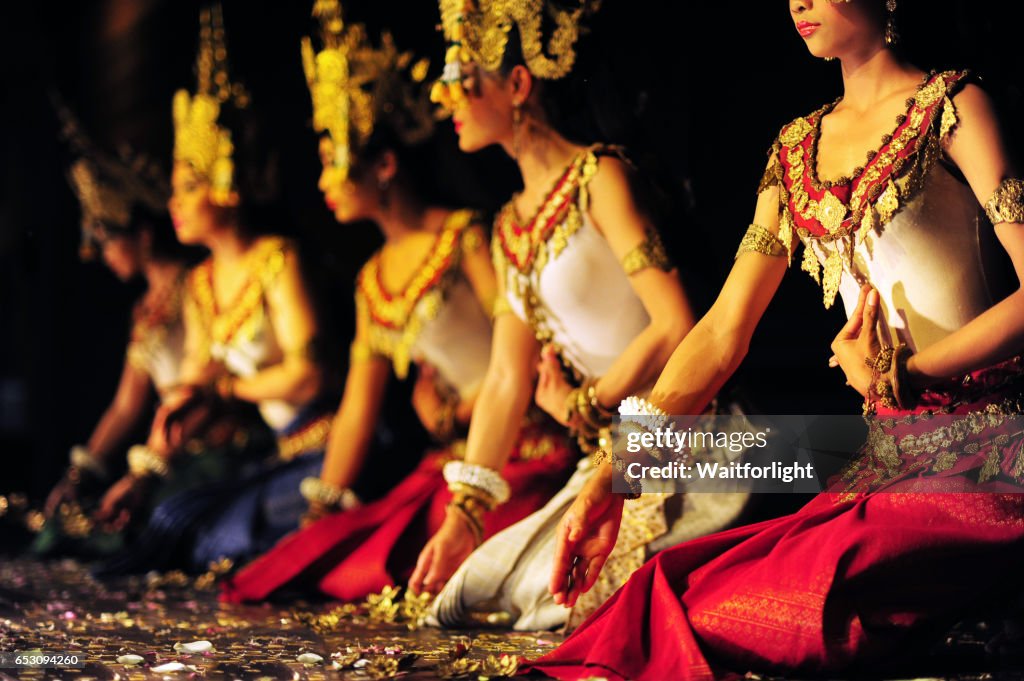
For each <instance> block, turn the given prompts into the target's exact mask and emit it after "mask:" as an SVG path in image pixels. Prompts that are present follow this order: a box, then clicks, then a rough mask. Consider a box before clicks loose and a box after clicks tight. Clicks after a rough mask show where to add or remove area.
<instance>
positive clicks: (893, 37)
mask: <svg viewBox="0 0 1024 681" xmlns="http://www.w3.org/2000/svg"><path fill="white" fill-rule="evenodd" d="M885 11H886V12H888V13H889V18H888V19H886V21H885V44H886V45H895V44H896V43H898V42H899V41H900V34H899V32H898V31H897V30H896V17H895V14H896V0H886V2H885Z"/></svg>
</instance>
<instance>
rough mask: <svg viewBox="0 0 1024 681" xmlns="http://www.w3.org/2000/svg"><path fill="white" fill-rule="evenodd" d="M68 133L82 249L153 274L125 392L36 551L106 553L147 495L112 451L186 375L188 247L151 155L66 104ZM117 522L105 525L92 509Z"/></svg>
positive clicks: (61, 485)
mask: <svg viewBox="0 0 1024 681" xmlns="http://www.w3.org/2000/svg"><path fill="white" fill-rule="evenodd" d="M58 114H59V115H60V117H61V120H62V122H63V125H64V135H65V137H66V138H67V139H68V141H69V144H70V145H71V146H72V148H73V151H74V153H75V154H76V155H77V156H78V158H77V159H76V160H75V162H74V163H73V164H72V166H71V169H70V171H69V180H70V182H71V186H72V188H73V189H74V191H75V195H76V196H77V197H78V200H79V203H80V206H81V211H82V219H81V226H82V243H81V249H80V250H81V255H82V258H83V259H84V260H92V259H94V258H95V257H96V255H97V253H99V255H100V256H101V258H102V260H103V263H104V264H105V265H106V266H107V267H108V268H109V269H110V271H111V272H113V274H114V276H116V277H117V278H118V279H120V280H121V281H123V282H129V281H132V280H134V279H136V278H139V277H141V278H143V279H145V281H146V285H147V286H146V291H145V293H143V295H142V297H141V298H140V299H139V300H138V302H136V304H135V306H134V308H133V310H132V330H131V337H130V340H129V343H128V348H127V350H126V352H125V361H124V366H123V368H122V370H121V379H120V381H119V383H118V387H117V392H116V394H115V395H114V399H113V401H112V402H111V404H110V406H109V407H107V409H106V411H104V413H103V416H102V418H101V419H100V421H99V423H97V424H96V427H95V429H94V430H93V433H92V435H91V436H90V437H89V440H88V442H87V443H86V444H85V445H76V446H74V447H72V448H71V453H70V465H69V467H68V469H67V472H66V473H65V474H64V476H63V477H62V478H61V480H60V482H58V483H57V485H56V486H55V487H54V489H53V490H52V491H51V493H50V495H49V496H48V498H47V501H46V505H45V507H44V513H45V516H46V517H47V519H48V520H47V523H46V525H45V526H44V527H43V528H42V531H41V532H40V534H39V536H37V537H36V539H35V541H34V542H33V545H32V550H33V552H36V553H39V554H49V553H53V552H54V551H66V550H67V551H76V552H85V553H94V552H99V553H102V552H104V551H108V550H116V549H117V548H119V547H120V546H121V536H120V533H119V532H116V531H113V530H114V528H118V529H120V528H123V527H124V526H125V525H126V524H127V522H128V520H129V518H130V517H131V515H132V512H133V511H135V510H136V507H137V506H139V505H141V504H143V503H144V502H145V501H146V499H145V497H146V495H144V494H143V490H142V489H141V488H140V487H139V486H138V485H127V484H123V483H114V477H113V474H114V472H115V471H116V469H117V466H116V465H114V463H115V462H114V461H113V458H114V457H115V455H116V454H117V453H118V452H120V451H122V447H123V446H124V445H125V440H126V439H127V438H128V437H129V435H130V434H131V433H132V431H134V430H135V429H137V428H138V427H139V426H140V425H142V422H143V420H144V419H146V418H148V416H149V415H150V411H149V410H150V408H151V396H152V395H153V394H155V395H156V397H157V399H158V400H159V399H161V398H162V397H163V396H164V395H166V394H167V393H168V392H169V391H170V390H171V389H172V387H173V386H174V385H176V384H177V383H178V379H179V373H180V368H181V358H182V354H183V352H184V347H183V346H184V329H183V326H182V321H181V300H182V289H183V286H184V279H185V268H186V265H187V263H188V260H189V256H190V253H189V252H188V250H186V249H184V248H182V246H181V245H180V244H179V243H178V242H177V240H176V239H175V237H174V233H173V230H172V228H171V225H170V220H169V219H168V218H167V217H166V214H165V203H166V178H161V177H160V175H159V172H158V171H156V170H155V169H154V168H153V167H152V166H149V165H147V164H146V163H145V159H142V158H141V157H138V158H129V157H122V158H115V157H112V156H110V155H108V154H106V153H103V152H102V151H101V150H99V149H97V148H96V147H95V145H94V144H93V143H92V142H91V140H89V139H88V138H87V137H86V136H85V134H84V133H83V132H82V130H81V129H80V127H79V125H78V121H77V120H76V119H75V117H74V116H73V115H72V114H71V112H70V111H68V110H67V109H65V108H64V107H63V106H59V107H58ZM94 517H95V518H96V519H98V520H99V521H101V523H102V524H103V526H104V528H105V529H107V530H110V531H106V532H104V531H97V530H98V528H96V527H95V523H94V522H93V518H94Z"/></svg>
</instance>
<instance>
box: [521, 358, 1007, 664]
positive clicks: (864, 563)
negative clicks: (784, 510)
mask: <svg viewBox="0 0 1024 681" xmlns="http://www.w3.org/2000/svg"><path fill="white" fill-rule="evenodd" d="M1022 383H1024V381H1022V380H1021V367H1020V363H1019V362H1018V361H1016V360H1015V361H1011V362H1007V363H1004V364H1001V365H999V366H996V367H993V368H991V369H988V370H985V371H981V372H977V373H975V374H972V375H971V376H970V377H968V378H965V379H964V380H963V381H959V382H957V384H956V385H955V386H949V387H946V388H944V389H943V390H934V391H930V392H929V393H927V394H926V395H924V397H923V399H922V400H921V405H920V406H919V407H918V408H917V409H915V411H914V412H886V413H880V414H879V415H878V416H879V418H878V419H877V420H876V421H875V425H874V426H873V427H872V428H871V432H872V434H871V436H870V437H869V440H868V443H867V444H866V445H865V447H864V448H863V449H862V450H861V452H860V455H859V456H858V457H857V460H856V462H855V463H854V465H852V466H851V467H850V468H849V469H848V470H847V471H846V472H845V474H844V475H843V476H842V477H840V478H838V479H836V480H835V481H833V482H832V484H831V485H830V487H829V489H828V490H827V491H825V492H822V493H821V494H819V495H818V496H817V497H815V498H814V499H813V500H812V501H811V502H810V503H808V504H807V505H806V506H804V507H803V508H802V509H801V510H799V511H798V512H796V513H794V514H792V515H789V516H784V517H781V518H776V519H773V520H768V521H765V522H761V523H758V524H756V525H751V526H748V527H740V528H736V529H733V530H729V531H726V532H722V533H719V534H715V535H711V536H708V537H704V538H701V539H695V540H693V541H689V542H686V543H684V544H681V545H679V546H677V547H674V548H671V549H668V550H665V551H663V552H661V553H659V554H658V555H657V556H655V557H654V558H653V559H652V560H650V561H649V562H648V563H647V564H646V565H644V566H643V567H642V568H641V569H640V570H638V571H637V572H636V573H634V574H633V576H632V577H631V578H630V579H629V581H628V582H627V583H626V584H625V586H623V587H622V589H620V590H619V591H618V592H617V593H616V594H615V595H614V596H613V597H612V598H611V599H610V600H609V601H607V602H606V603H605V604H604V605H603V606H602V607H601V608H600V609H599V610H598V611H597V612H595V613H594V615H593V616H591V617H590V619H588V620H587V621H586V622H584V624H583V625H582V626H580V627H579V628H578V629H577V630H576V631H575V633H573V635H572V636H570V637H569V638H568V639H567V640H566V641H565V642H564V643H563V644H562V645H561V646H560V647H559V648H557V649H556V650H555V651H553V652H552V653H550V654H549V655H547V656H545V657H543V658H541V659H540V660H538V661H536V662H535V663H533V665H532V666H531V668H530V669H531V670H534V671H541V672H544V673H546V674H548V675H550V676H553V677H556V678H559V679H579V678H586V677H590V676H599V677H607V678H609V679H636V680H638V681H639V680H643V679H652V680H658V681H661V680H663V679H717V678H723V677H729V676H732V675H733V674H742V673H744V672H747V671H755V672H766V673H787V674H792V673H799V674H822V673H837V672H842V671H845V670H850V669H852V668H855V667H857V666H861V665H879V664H884V663H885V661H886V660H887V659H889V658H890V657H891V658H892V659H898V658H900V659H906V656H907V655H909V654H912V653H913V652H915V651H922V650H925V649H926V647H927V646H928V645H931V644H932V643H934V642H935V641H937V640H939V639H940V637H941V636H942V634H943V633H944V632H945V631H947V629H948V627H949V626H951V625H952V624H953V623H955V621H956V620H957V619H959V618H961V617H963V616H964V615H968V614H970V613H971V612H972V611H977V610H978V609H981V608H984V607H986V606H987V605H997V604H998V603H999V602H1000V601H1008V600H1010V599H1011V597H1016V595H1017V593H1018V591H1019V575H1020V574H1021V572H1022V570H1024V494H1020V493H1018V490H1021V489H1022V487H1021V473H1022V472H1024V454H1022V440H1024V436H1022V435H1021V434H1020V433H1019V432H1018V430H1019V429H1018V428H1016V427H1015V426H1016V425H1017V424H1019V423H1020V422H1021V421H1022V419H1021V418H1020V417H1019V416H1018V417H1017V418H1016V419H1014V418H1013V416H1014V415H1015V414H1020V413H1021V406H1022V405H1021V398H1022V394H1024V390H1022ZM924 411H930V412H940V413H945V414H953V415H960V416H964V417H967V416H969V415H979V414H987V415H989V416H991V417H992V418H991V419H988V420H982V421H980V423H981V426H980V427H978V428H970V429H966V430H965V429H961V430H960V431H959V434H960V435H964V433H965V432H966V435H964V437H959V435H958V436H957V437H959V439H956V438H954V440H955V443H954V445H953V446H951V447H948V448H946V449H941V448H939V449H934V448H932V450H933V451H927V450H928V449H929V448H927V447H923V448H921V447H918V448H910V449H911V451H903V448H895V449H894V448H893V446H892V445H893V443H895V442H900V443H901V444H904V443H907V442H914V441H915V439H914V438H916V442H917V443H919V444H920V443H922V442H925V440H924V439H923V438H924V437H925V436H927V435H928V434H929V432H930V430H929V429H931V431H932V432H934V430H935V428H936V427H937V426H936V424H935V423H932V424H929V423H928V422H927V421H922V420H918V419H907V418H906V417H907V416H910V415H913V414H920V413H921V412H924ZM1000 413H1001V414H1003V415H1005V416H1006V417H1007V418H1005V419H1000V418H998V415H999V414H1000ZM949 423H950V421H949V420H942V424H943V425H948V424H949ZM907 434H912V435H914V438H912V439H911V440H907V439H906V438H905V436H906V435H907ZM947 435H948V433H947ZM940 439H941V438H940ZM917 449H921V450H922V451H917ZM950 449H955V450H956V454H955V456H952V457H950V456H949V450H950ZM894 453H895V457H896V458H895V459H894V458H893V457H894Z"/></svg>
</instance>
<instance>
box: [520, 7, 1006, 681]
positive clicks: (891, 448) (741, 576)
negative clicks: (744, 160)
mask: <svg viewBox="0 0 1024 681" xmlns="http://www.w3.org/2000/svg"><path fill="white" fill-rule="evenodd" d="M895 5H896V3H895V2H893V1H892V0H889V2H887V3H885V4H883V3H882V2H881V0H877V1H876V0H854V1H853V2H841V3H835V4H833V3H830V2H824V1H821V0H818V1H814V0H792V1H791V2H790V3H789V9H790V12H791V14H792V19H793V22H794V24H795V27H796V30H797V31H798V32H799V34H800V35H801V37H802V38H803V39H804V41H805V42H806V43H807V47H808V49H809V50H810V51H811V53H812V54H814V55H815V56H818V57H834V58H838V59H839V60H841V62H842V71H843V84H844V95H843V97H842V98H841V99H839V100H838V101H836V102H834V103H832V104H828V105H826V106H824V107H823V108H821V109H819V110H817V111H815V112H813V113H812V114H810V115H809V116H806V117H802V118H798V119H796V120H795V121H793V122H792V123H790V124H789V125H786V126H785V127H784V128H783V129H782V131H781V133H780V135H779V137H778V139H777V140H776V143H775V145H774V146H773V148H772V151H771V156H770V160H769V165H768V170H767V172H766V174H765V176H764V180H763V181H762V183H761V186H760V188H759V196H758V201H757V208H756V210H755V213H754V223H755V224H754V225H752V226H751V227H750V229H749V230H748V232H747V234H746V236H745V237H744V239H743V241H742V242H741V245H740V249H739V254H738V257H737V259H736V262H735V264H734V266H733V269H732V272H731V274H730V276H729V278H728V280H727V282H726V283H725V286H724V288H723V290H722V292H721V294H720V296H719V298H718V302H716V304H715V305H714V306H713V307H712V309H711V310H710V311H709V313H708V314H707V315H706V316H705V317H704V318H703V319H702V320H701V321H700V322H699V323H698V324H697V326H696V327H695V328H694V330H693V332H691V334H690V335H689V336H687V338H686V339H685V340H684V341H683V343H682V344H681V345H680V346H679V348H678V349H677V350H676V352H675V353H674V354H673V356H672V359H671V361H670V362H669V364H668V366H667V367H666V369H665V371H664V373H663V374H662V376H661V378H660V379H659V380H658V384H657V385H656V387H655V390H654V392H653V393H652V395H651V398H650V401H649V402H647V401H642V400H637V399H632V400H629V401H627V402H624V403H623V406H622V407H621V409H622V410H623V413H627V414H640V415H644V414H648V415H655V416H653V418H660V416H658V415H661V414H665V413H666V412H667V413H674V414H691V413H694V412H696V411H699V410H700V409H702V408H703V406H704V405H705V404H706V403H707V401H708V399H710V396H711V395H713V394H714V392H715V390H716V389H717V388H718V387H719V386H720V385H721V384H722V383H723V382H724V381H725V380H726V378H728V376H729V375H730V374H731V373H732V372H733V371H734V370H735V368H736V367H737V366H738V365H739V364H740V362H741V360H742V358H743V355H744V353H745V351H746V348H747V345H748V343H749V342H750V338H751V335H752V334H753V331H754V328H755V326H756V325H757V322H758V320H759V319H760V317H761V315H762V314H763V312H764V310H765V307H766V306H767V305H768V302H769V300H770V299H771V297H772V295H773V294H774V292H775V291H776V289H777V287H778V285H779V282H780V281H781V279H782V276H783V274H784V273H785V271H786V266H787V263H788V261H789V257H790V255H791V253H792V251H793V250H794V248H795V246H796V245H797V244H796V240H797V239H799V240H800V241H802V242H803V245H804V254H803V259H802V266H801V267H802V269H804V270H806V271H808V272H809V273H810V274H811V275H812V276H813V277H814V278H815V279H816V280H817V281H819V282H820V283H821V284H822V286H823V288H824V294H825V303H826V305H829V304H831V303H832V302H833V299H834V297H835V295H836V294H837V292H838V293H841V294H842V296H843V301H844V303H845V305H846V309H847V312H848V314H849V317H850V321H849V323H847V324H846V326H845V327H844V328H843V329H842V331H841V332H840V333H839V335H838V336H837V337H836V339H835V342H834V343H833V345H832V349H833V352H834V353H835V357H834V359H833V365H836V366H840V367H841V368H842V369H843V371H844V372H845V374H846V377H847V380H848V381H849V383H850V385H851V386H852V387H853V388H854V389H856V390H857V391H858V392H859V393H860V394H861V395H863V396H864V398H865V407H866V411H867V412H868V413H873V414H875V415H877V417H879V418H877V419H874V420H872V421H871V422H870V433H871V436H870V437H869V440H868V442H867V444H866V445H865V446H864V448H863V450H862V452H861V455H860V457H859V458H858V459H857V460H855V461H854V462H853V464H852V465H851V466H850V467H849V469H848V470H847V471H846V472H845V473H844V475H843V476H842V477H841V478H839V479H837V481H836V482H835V483H833V486H832V487H831V488H830V489H829V490H828V491H826V492H824V493H822V494H820V495H819V496H818V497H816V498H815V499H814V500H813V501H812V502H810V503H809V504H808V505H807V506H805V507H804V508H803V509H801V510H800V511H798V512H797V513H795V514H793V515H790V516H786V517H783V518H779V519H775V520H770V521H766V522H763V523H759V524H757V525H753V526H750V527H743V528H738V529H735V530H732V531H729V532H724V533H720V534H717V535H713V536H710V537H707V538H704V539H697V540H694V541H691V542H688V543H686V544H683V545H681V546H679V547H676V548H674V549H671V550H669V551H665V552H663V553H662V554H660V555H659V556H657V557H656V558H655V559H653V560H652V561H651V562H649V563H648V564H647V565H645V566H644V567H643V568H642V569H641V570H639V571H638V572H637V573H635V574H634V575H633V577H632V578H631V579H630V580H629V582H628V583H627V584H626V585H625V587H624V588H623V589H621V590H620V591H619V592H618V593H617V594H616V595H615V596H614V597H613V598H612V599H611V600H610V601H609V602H608V603H606V605H605V606H604V607H603V608H602V609H601V610H600V611H599V612H598V613H596V614H595V615H594V616H593V617H592V618H591V619H590V620H588V621H587V622H585V623H584V624H583V626H581V627H580V628H579V629H578V630H577V631H576V632H575V634H574V635H573V636H572V637H570V638H569V639H568V640H567V641H566V642H565V643H564V644H563V645H562V646H561V647H560V648H559V649H557V650H556V651H555V652H554V653H552V654H551V655H549V656H547V657H546V658H543V659H541V660H540V661H539V662H538V663H537V664H536V668H537V669H539V670H541V671H543V672H545V673H547V674H550V675H552V676H556V677H558V678H581V677H588V676H592V675H594V674H597V675H599V676H604V677H608V678H629V679H662V678H667V677H672V678H711V677H713V676H717V675H719V674H724V673H726V672H730V671H744V670H748V669H753V670H757V671H765V672H768V671H771V672H773V673H784V674H791V673H800V674H819V673H836V672H840V671H845V670H848V669H850V668H851V667H852V666H854V665H866V664H871V663H878V662H880V661H881V660H883V659H884V658H885V656H887V655H890V654H891V653H892V652H893V651H894V650H899V651H900V656H901V657H906V656H907V655H908V654H909V651H915V650H922V649H923V646H925V645H926V644H928V643H929V642H931V641H935V640H936V637H937V636H939V635H941V634H942V633H943V632H944V631H945V630H946V628H947V627H948V626H949V625H950V624H951V623H952V622H954V621H955V620H956V618H957V617H959V616H960V615H961V614H963V613H964V612H966V611H969V610H972V609H974V610H977V609H981V608H985V607H986V606H992V605H994V604H995V603H997V602H998V601H999V600H1000V599H1002V600H1005V598H1006V595H1007V590H1006V586H1007V585H1012V584H1013V583H1014V578H1015V577H1016V576H1017V575H1018V574H1019V572H1020V569H1021V567H1022V565H1024V551H1022V548H1024V545H1022V539H1024V495H1021V494H1019V493H1014V492H1018V491H1019V489H1020V487H1019V483H1020V476H1021V471H1022V459H1021V451H1022V448H1021V439H1020V436H1019V435H1015V434H1014V433H1015V431H1016V430H1017V429H1016V428H1013V427H1012V424H1011V423H1010V421H1009V420H1008V419H1009V417H1010V415H1012V414H1015V413H1019V412H1020V410H1021V395H1022V388H1024V381H1022V374H1021V372H1022V367H1021V363H1020V360H1019V358H1015V357H1014V355H1015V354H1016V353H1019V352H1020V350H1021V340H1020V339H1021V337H1022V332H1024V316H1022V312H1024V297H1022V293H1021V291H1020V290H1018V291H1015V292H1014V293H1013V294H1011V295H1010V296H1009V297H1007V298H1005V299H1003V300H1002V301H1000V302H998V303H995V304H993V301H992V300H991V299H990V297H989V293H988V288H987V286H986V277H985V275H986V271H987V269H988V268H989V266H990V265H991V264H992V263H990V262H988V258H987V256H985V255H984V252H983V250H982V249H981V246H980V242H984V241H985V240H986V238H988V237H990V236H991V235H992V232H991V231H990V230H991V229H992V227H990V226H989V225H988V224H986V223H985V222H984V221H983V220H979V217H980V208H981V207H984V210H985V213H986V214H987V216H988V219H989V221H990V222H991V223H992V225H994V228H995V230H994V234H995V236H996V237H998V239H999V241H1000V242H1001V243H1002V245H1003V247H1004V248H1005V250H1006V252H1007V253H1008V254H1009V255H1010V257H1011V258H1012V259H1013V262H1014V265H1015V267H1016V270H1017V272H1018V277H1019V276H1020V273H1021V272H1024V231H1022V230H1021V227H1020V224H1021V223H1022V222H1024V182H1022V181H1021V180H1020V179H1014V170H1013V168H1012V166H1011V164H1010V161H1009V160H1008V158H1007V153H1006V150H1005V148H1004V145H1003V142H1002V139H1001V137H1000V133H999V130H998V126H997V124H996V119H995V116H994V114H993V111H992V109H991V105H990V103H989V100H988V99H987V97H986V96H985V95H984V94H983V92H982V91H981V90H980V89H979V88H978V87H976V86H975V85H972V84H969V77H968V75H967V74H966V73H964V72H946V73H932V74H924V73H922V72H921V71H919V70H917V69H916V68H914V67H913V66H911V65H909V64H906V63H904V62H902V61H900V59H899V58H898V57H897V55H896V54H895V53H894V51H893V49H892V43H893V42H894V40H895V39H896V33H895V25H894V10H895ZM893 119H895V121H896V122H895V124H893V123H892V121H893ZM883 134H884V136H883ZM879 137H881V138H882V142H881V145H880V146H879V147H878V148H877V149H876V150H875V151H873V152H871V154H870V155H869V158H868V160H867V164H866V165H865V166H863V167H857V168H854V166H856V165H857V163H858V162H863V160H862V159H864V156H863V155H862V150H863V149H868V148H870V147H871V145H872V143H874V142H875V140H877V139H878V138H879ZM851 169H852V171H851ZM844 172H845V173H848V175H846V176H843V175H842V174H843V173H844ZM822 266H823V269H822ZM865 359H867V360H868V361H867V362H865ZM951 377H954V378H951ZM917 414H931V415H935V414H945V415H950V416H949V417H946V418H937V419H936V418H935V417H934V416H932V419H934V420H933V421H929V420H928V419H913V418H911V417H912V416H913V415H917ZM964 426H967V428H966V429H964V430H963V431H961V430H960V429H961V428H963V427H964ZM957 433H959V434H957ZM935 439H939V440H940V442H941V443H942V445H943V446H938V447H927V446H925V447H920V446H916V445H915V444H914V443H915V442H917V443H922V442H929V441H934V440H935ZM611 478H612V469H611V467H610V466H608V465H605V466H604V467H603V468H602V470H601V472H600V474H599V475H598V476H596V477H595V478H594V479H593V480H592V481H591V483H590V484H588V485H587V487H586V489H584V491H583V493H582V494H581V495H580V497H579V498H578V499H577V501H576V503H575V504H574V506H573V508H572V509H570V511H569V512H568V513H567V514H566V516H565V518H564V519H563V522H562V524H561V527H560V530H559V548H558V554H557V559H556V562H555V568H554V571H553V574H552V577H551V585H550V588H551V591H552V592H553V593H554V594H555V598H556V599H557V600H558V601H559V602H561V603H565V604H567V605H571V604H572V603H573V602H574V601H575V599H576V598H577V597H578V595H579V593H580V592H585V591H586V590H587V589H588V588H590V586H591V585H592V584H593V583H594V580H595V578H596V575H597V573H598V572H599V571H600V569H601V565H602V563H603V561H604V560H605V558H606V557H607V555H608V552H609V550H610V544H611V542H612V541H613V540H614V537H615V533H616V529H617V526H618V521H619V516H620V513H621V509H622V498H621V496H617V495H615V494H612V493H611V489H610V482H611ZM1004 492H1008V493H1004ZM977 565H985V566H986V568H985V575H984V577H983V578H981V579H979V578H978V576H977V574H976V573H975V571H974V569H973V567H972V566H977Z"/></svg>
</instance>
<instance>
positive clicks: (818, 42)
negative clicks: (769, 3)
mask: <svg viewBox="0 0 1024 681" xmlns="http://www.w3.org/2000/svg"><path fill="white" fill-rule="evenodd" d="M880 1H881V0H852V1H850V0H846V1H845V2H844V1H843V0H839V1H837V2H831V1H830V0H790V3H789V11H790V15H791V16H792V17H793V23H794V25H795V27H796V31H797V33H799V34H800V37H801V38H803V39H804V42H805V43H807V49H808V50H809V51H810V53H811V54H813V55H814V56H815V57H820V58H824V57H839V58H843V57H844V56H845V55H848V54H855V53H857V52H863V51H865V50H869V49H874V48H877V47H878V46H880V45H884V44H885V33H884V21H881V20H880V18H879V16H880V12H879V10H878V8H876V7H874V6H872V4H871V3H875V4H876V5H879V7H880Z"/></svg>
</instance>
